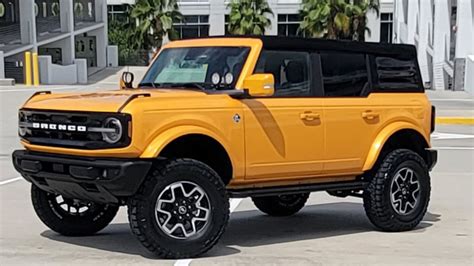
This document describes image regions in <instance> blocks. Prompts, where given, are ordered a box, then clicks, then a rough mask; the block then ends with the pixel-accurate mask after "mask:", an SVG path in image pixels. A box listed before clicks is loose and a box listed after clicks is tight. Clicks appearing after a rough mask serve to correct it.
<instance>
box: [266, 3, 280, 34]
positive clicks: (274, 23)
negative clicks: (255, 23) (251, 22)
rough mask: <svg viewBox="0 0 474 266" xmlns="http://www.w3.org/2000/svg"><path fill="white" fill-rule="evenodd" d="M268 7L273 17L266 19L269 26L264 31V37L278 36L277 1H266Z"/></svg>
mask: <svg viewBox="0 0 474 266" xmlns="http://www.w3.org/2000/svg"><path fill="white" fill-rule="evenodd" d="M268 5H269V6H270V9H271V10H272V11H273V16H272V15H269V17H268V18H269V19H270V23H271V24H270V27H268V28H266V29H265V35H278V8H277V7H278V0H268Z"/></svg>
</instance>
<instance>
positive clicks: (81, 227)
mask: <svg viewBox="0 0 474 266" xmlns="http://www.w3.org/2000/svg"><path fill="white" fill-rule="evenodd" d="M52 197H54V195H52V194H51V193H49V192H46V191H43V190H41V189H40V188H38V187H37V186H35V185H31V200H32V203H33V208H34V210H35V212H36V214H37V216H38V217H39V218H40V220H41V221H42V222H43V223H44V224H45V225H46V226H48V227H49V228H50V229H51V230H53V231H55V232H57V233H60V234H62V235H67V236H87V235H92V234H94V233H96V232H98V231H100V230H102V229H104V228H105V227H106V226H107V225H108V224H109V223H110V222H111V221H112V220H113V218H114V217H115V215H116V214H117V212H118V209H119V206H118V205H107V204H98V203H94V204H95V207H94V210H92V211H91V212H90V213H86V215H84V216H75V215H70V214H67V213H66V212H64V211H62V210H60V208H61V207H60V206H59V205H55V204H56V203H55V202H53V200H52Z"/></svg>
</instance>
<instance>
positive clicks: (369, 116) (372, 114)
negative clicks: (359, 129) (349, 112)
mask: <svg viewBox="0 0 474 266" xmlns="http://www.w3.org/2000/svg"><path fill="white" fill-rule="evenodd" d="M378 117H379V114H378V113H375V112H374V111H372V110H367V111H365V112H362V118H365V119H369V120H372V119H376V118H378Z"/></svg>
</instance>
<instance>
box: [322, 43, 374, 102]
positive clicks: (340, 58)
mask: <svg viewBox="0 0 474 266" xmlns="http://www.w3.org/2000/svg"><path fill="white" fill-rule="evenodd" d="M365 57H366V56H365V54H358V53H344V52H321V68H322V74H323V83H324V95H325V96H329V97H351V96H362V95H366V94H367V93H368V90H369V89H370V84H369V82H368V74H367V63H366V59H365Z"/></svg>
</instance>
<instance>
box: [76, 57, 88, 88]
mask: <svg viewBox="0 0 474 266" xmlns="http://www.w3.org/2000/svg"><path fill="white" fill-rule="evenodd" d="M74 63H75V65H76V71H77V72H76V73H77V83H79V84H87V59H85V58H78V59H76V60H75V61H74Z"/></svg>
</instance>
